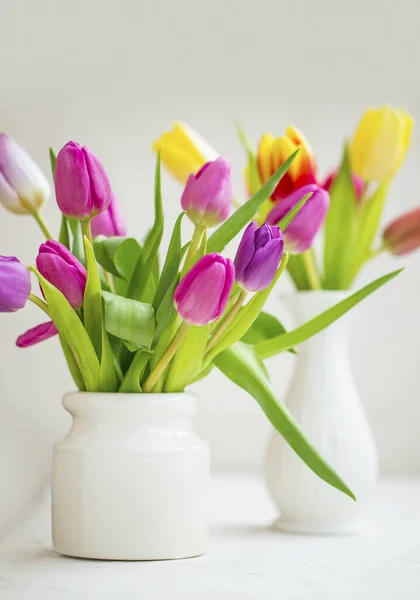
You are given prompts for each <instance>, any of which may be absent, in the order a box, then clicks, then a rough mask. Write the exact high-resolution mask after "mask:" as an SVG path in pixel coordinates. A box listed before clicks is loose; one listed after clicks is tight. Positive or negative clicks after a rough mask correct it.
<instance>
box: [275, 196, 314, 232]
mask: <svg viewBox="0 0 420 600" xmlns="http://www.w3.org/2000/svg"><path fill="white" fill-rule="evenodd" d="M311 196H312V192H310V193H309V194H306V196H303V198H302V199H301V200H299V202H298V203H297V204H296V205H295V206H294V207H293V208H291V209H290V210H289V212H288V213H287V214H285V215H284V217H283V218H282V219H281V221H279V222H278V223H277V227H280V229H281V230H282V231H285V229H286V227H287V226H288V225H290V223H291V222H292V221H293V219H294V218H295V217H296V215H297V214H298V213H299V212H300V209H301V208H302V207H303V206H304V204H306V203H307V201H308V200H309V198H310V197H311Z"/></svg>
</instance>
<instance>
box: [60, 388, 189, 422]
mask: <svg viewBox="0 0 420 600" xmlns="http://www.w3.org/2000/svg"><path fill="white" fill-rule="evenodd" d="M196 405H197V396H196V394H194V393H191V392H174V393H156V394H144V393H139V394H125V393H118V392H115V393H109V392H80V391H73V392H67V393H66V394H64V396H63V406H64V408H65V409H66V410H67V412H69V413H70V414H71V415H72V416H94V417H95V416H96V417H100V416H112V417H120V416H121V417H123V416H127V415H128V416H130V417H135V416H138V417H140V418H148V417H151V418H161V417H163V416H166V417H171V418H172V417H177V416H178V417H190V416H192V415H194V414H195V413H196V412H197V411H196Z"/></svg>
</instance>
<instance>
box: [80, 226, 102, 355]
mask: <svg viewBox="0 0 420 600" xmlns="http://www.w3.org/2000/svg"><path fill="white" fill-rule="evenodd" d="M83 241H84V245H85V256H86V270H87V278H86V287H85V295H84V299H83V321H84V324H85V327H86V331H87V332H88V334H89V337H90V339H91V340H92V344H93V347H94V348H95V351H96V354H97V356H98V358H99V360H100V359H101V349H102V290H101V280H100V277H99V271H98V265H97V264H96V260H95V255H94V253H93V248H92V246H91V244H90V242H89V240H88V239H87V237H84V239H83Z"/></svg>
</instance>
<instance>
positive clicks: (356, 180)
mask: <svg viewBox="0 0 420 600" xmlns="http://www.w3.org/2000/svg"><path fill="white" fill-rule="evenodd" d="M337 173H338V170H337V169H334V170H333V171H331V173H329V174H328V175H327V177H326V178H325V180H324V182H323V183H322V184H321V187H322V188H324V190H327V192H329V191H330V190H331V186H332V184H333V183H334V181H335V179H336V177H337ZM351 178H352V182H353V188H354V193H355V196H356V200H357V201H358V202H360V201H361V199H362V197H363V193H364V191H365V182H364V181H363V179H362V178H361V177H359V176H358V175H356V173H352V176H351Z"/></svg>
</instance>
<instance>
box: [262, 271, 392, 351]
mask: <svg viewBox="0 0 420 600" xmlns="http://www.w3.org/2000/svg"><path fill="white" fill-rule="evenodd" d="M401 271H402V269H399V270H398V271H393V272H392V273H389V274H388V275H384V276H383V277H379V279H376V280H375V281H373V282H372V283H369V285H366V286H365V287H364V288H362V289H361V290H359V291H357V292H355V293H354V294H352V295H351V296H349V297H348V298H346V299H345V300H342V301H341V302H339V303H338V304H336V305H335V306H333V307H332V308H329V309H328V310H326V311H324V312H323V313H321V314H319V315H317V316H316V317H314V318H313V319H311V320H310V321H308V322H307V323H305V324H304V325H301V326H300V327H298V328H297V329H294V330H293V331H289V332H288V333H283V334H282V335H278V336H276V337H274V338H272V339H271V340H267V341H265V342H260V343H259V344H257V345H256V346H255V350H256V352H257V353H258V355H259V356H260V357H261V358H263V359H266V358H269V357H270V356H275V355H276V354H279V353H280V352H284V351H285V350H289V348H293V346H297V345H298V344H301V343H302V342H304V341H306V340H308V339H309V338H311V337H313V336H314V335H316V334H317V333H318V332H319V331H322V330H323V329H325V328H326V327H328V325H331V323H334V321H336V320H337V319H339V318H340V317H341V316H342V315H344V314H345V313H346V312H347V311H349V310H350V309H351V308H353V306H356V304H358V303H359V302H361V301H362V300H363V299H364V298H366V296H369V294H371V293H372V292H374V291H375V290H377V289H378V288H380V287H381V286H382V285H384V284H385V283H386V282H387V281H390V280H391V279H393V278H394V277H396V276H397V275H398V274H399V273H401Z"/></svg>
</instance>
